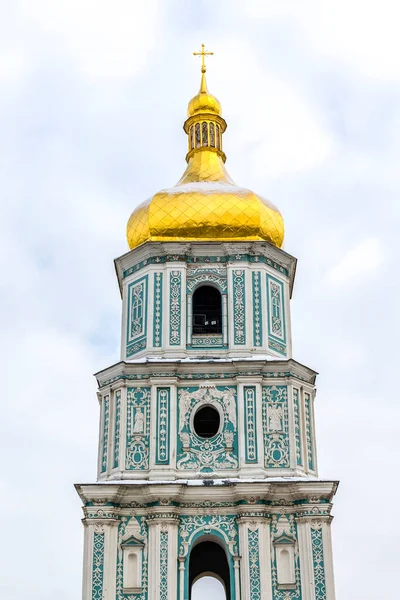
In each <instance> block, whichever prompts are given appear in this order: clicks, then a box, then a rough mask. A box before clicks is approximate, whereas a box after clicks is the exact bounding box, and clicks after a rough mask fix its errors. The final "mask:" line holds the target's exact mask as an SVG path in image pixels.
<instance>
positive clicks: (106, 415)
mask: <svg viewBox="0 0 400 600" xmlns="http://www.w3.org/2000/svg"><path fill="white" fill-rule="evenodd" d="M109 427H110V396H104V398H103V435H102V446H101V472H102V473H104V472H105V471H107V456H108V431H109Z"/></svg>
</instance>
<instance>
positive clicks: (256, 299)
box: [251, 271, 263, 347]
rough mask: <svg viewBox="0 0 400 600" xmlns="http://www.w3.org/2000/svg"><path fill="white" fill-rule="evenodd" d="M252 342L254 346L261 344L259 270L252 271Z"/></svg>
mask: <svg viewBox="0 0 400 600" xmlns="http://www.w3.org/2000/svg"><path fill="white" fill-rule="evenodd" d="M251 277H252V292H253V344H254V346H255V347H259V346H262V345H263V328H262V309H261V272H260V271H253V272H252V274H251Z"/></svg>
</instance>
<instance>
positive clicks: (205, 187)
mask: <svg viewBox="0 0 400 600" xmlns="http://www.w3.org/2000/svg"><path fill="white" fill-rule="evenodd" d="M198 54H199V55H200V56H201V58H202V79H201V85H200V90H199V92H198V94H197V95H196V96H195V97H194V98H193V99H192V100H191V101H190V103H189V107H188V119H187V120H186V122H185V126H184V128H185V131H186V133H187V134H188V154H187V156H186V160H187V163H188V166H187V169H186V171H185V173H184V175H183V176H182V178H181V179H180V181H179V182H178V183H177V184H176V186H175V187H173V188H169V189H165V190H161V192H158V193H157V194H155V195H154V196H152V197H151V198H150V199H149V200H147V201H146V202H144V203H143V204H141V205H139V206H138V207H137V208H136V209H135V210H134V211H133V213H132V215H131V217H130V219H129V222H128V227H127V239H128V243H129V247H130V251H129V252H128V253H127V254H124V255H123V256H121V257H120V258H118V259H116V260H115V268H116V273H117V277H118V283H119V287H120V292H121V296H122V328H121V331H122V335H121V355H120V362H117V363H116V364H114V365H112V366H110V367H108V368H106V369H104V370H102V371H100V372H99V373H97V374H96V378H97V383H98V401H99V409H100V427H99V446H98V468H97V481H96V482H95V483H85V484H79V485H76V489H77V492H78V493H79V496H80V498H81V500H82V502H83V511H84V519H83V524H84V532H85V533H84V566H83V600H192V598H193V600H196V598H198V597H199V596H198V595H197V596H196V589H197V588H196V586H197V585H198V584H199V582H201V581H202V578H203V577H214V578H215V579H216V580H217V581H219V582H220V584H221V590H222V594H223V596H221V598H222V597H223V598H225V600H334V598H335V591H334V579H333V562H332V545H331V537H330V536H331V533H330V528H331V520H332V516H331V509H332V500H333V496H334V494H335V492H336V489H337V485H338V483H337V482H336V481H328V480H324V479H320V478H319V477H318V468H317V452H316V437H315V419H314V398H315V379H316V375H317V374H316V372H315V371H313V370H312V369H310V368H309V367H306V366H304V365H302V364H300V363H299V362H297V361H296V360H295V359H294V358H293V355H292V336H291V321H290V299H291V294H292V289H293V284H294V277H295V270H296V259H295V258H294V257H292V256H290V254H287V253H286V252H285V251H283V250H282V244H283V233H284V227H283V218H282V215H281V214H280V212H279V211H278V209H277V208H276V207H275V206H274V205H273V204H272V203H270V202H269V201H267V200H265V199H264V198H262V197H261V196H258V195H256V194H254V193H253V192H251V191H250V190H247V189H245V188H241V187H238V186H237V185H236V184H235V183H234V182H233V180H232V179H231V178H230V176H229V175H228V173H227V171H226V169H225V166H224V163H225V159H226V156H225V153H224V152H223V151H222V135H223V133H224V131H225V129H226V122H225V120H224V119H223V118H222V116H221V114H222V110H221V104H220V103H219V101H218V100H217V99H216V98H215V96H213V95H211V94H210V93H209V92H208V89H207V84H206V80H205V64H204V58H205V56H206V55H207V54H210V53H208V52H206V51H205V49H204V46H202V50H201V52H200V53H198ZM211 54H212V53H211ZM203 583H204V580H203ZM209 595H210V594H209Z"/></svg>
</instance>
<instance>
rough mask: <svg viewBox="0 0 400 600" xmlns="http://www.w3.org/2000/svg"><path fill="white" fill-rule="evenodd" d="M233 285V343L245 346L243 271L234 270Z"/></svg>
mask: <svg viewBox="0 0 400 600" xmlns="http://www.w3.org/2000/svg"><path fill="white" fill-rule="evenodd" d="M232 283H233V287H232V289H233V343H234V344H235V345H236V346H243V345H245V344H246V310H245V307H246V304H245V303H246V285H245V271H244V270H243V269H235V270H234V271H233V272H232Z"/></svg>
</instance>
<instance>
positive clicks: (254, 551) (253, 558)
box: [248, 527, 261, 600]
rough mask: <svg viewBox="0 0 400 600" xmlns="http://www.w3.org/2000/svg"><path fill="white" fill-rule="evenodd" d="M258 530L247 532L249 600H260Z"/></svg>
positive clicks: (250, 529)
mask: <svg viewBox="0 0 400 600" xmlns="http://www.w3.org/2000/svg"><path fill="white" fill-rule="evenodd" d="M258 538H259V533H258V529H257V528H255V529H252V528H251V527H250V528H249V530H248V542H249V546H248V552H249V580H250V581H249V583H250V598H251V600H261V580H260V551H259V539H258Z"/></svg>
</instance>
